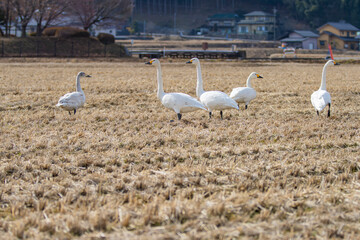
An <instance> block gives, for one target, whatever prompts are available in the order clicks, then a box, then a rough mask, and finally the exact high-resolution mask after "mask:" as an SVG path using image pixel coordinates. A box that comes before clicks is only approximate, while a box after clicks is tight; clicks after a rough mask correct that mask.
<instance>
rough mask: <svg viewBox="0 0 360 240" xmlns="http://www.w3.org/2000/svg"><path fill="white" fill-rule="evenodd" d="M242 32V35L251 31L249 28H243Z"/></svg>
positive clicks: (241, 28)
mask: <svg viewBox="0 0 360 240" xmlns="http://www.w3.org/2000/svg"><path fill="white" fill-rule="evenodd" d="M240 32H241V33H248V32H249V29H248V27H245V26H242V27H240Z"/></svg>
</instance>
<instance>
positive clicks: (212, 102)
mask: <svg viewBox="0 0 360 240" xmlns="http://www.w3.org/2000/svg"><path fill="white" fill-rule="evenodd" d="M188 63H194V64H195V65H196V70H197V85H196V95H197V97H198V98H199V99H200V102H201V103H202V104H204V105H205V107H207V109H208V111H209V112H210V113H211V112H212V111H213V110H220V111H223V110H225V109H230V108H235V109H239V107H238V105H237V103H236V102H235V101H234V100H233V99H231V98H230V97H229V96H228V95H227V94H226V93H224V92H220V91H204V89H203V82H202V76H201V66H200V61H199V59H197V58H192V59H191V60H190V61H189V62H188Z"/></svg>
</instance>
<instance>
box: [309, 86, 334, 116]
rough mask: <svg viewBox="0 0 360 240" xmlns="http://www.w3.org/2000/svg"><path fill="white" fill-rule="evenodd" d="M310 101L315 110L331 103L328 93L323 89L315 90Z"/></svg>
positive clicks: (319, 109)
mask: <svg viewBox="0 0 360 240" xmlns="http://www.w3.org/2000/svg"><path fill="white" fill-rule="evenodd" d="M311 103H312V105H313V106H314V108H315V109H316V110H318V111H321V110H323V109H324V108H325V107H326V105H328V104H329V103H331V98H330V94H329V93H328V92H325V91H316V92H314V93H313V94H312V95H311Z"/></svg>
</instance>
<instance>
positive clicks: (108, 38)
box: [97, 33, 115, 45]
mask: <svg viewBox="0 0 360 240" xmlns="http://www.w3.org/2000/svg"><path fill="white" fill-rule="evenodd" d="M97 38H98V39H99V41H100V42H101V43H103V44H105V45H107V44H111V43H115V37H114V35H111V34H108V33H99V35H98V36H97Z"/></svg>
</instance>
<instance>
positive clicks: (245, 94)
mask: <svg viewBox="0 0 360 240" xmlns="http://www.w3.org/2000/svg"><path fill="white" fill-rule="evenodd" d="M252 78H263V77H262V76H260V75H259V74H257V73H256V72H252V73H250V75H249V77H248V79H247V81H246V87H238V88H234V89H233V90H232V91H231V93H230V97H231V98H232V99H234V100H235V101H236V102H237V103H245V109H247V107H248V104H249V103H250V101H251V100H253V99H255V98H256V91H255V89H253V88H252V87H251V79H252Z"/></svg>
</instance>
